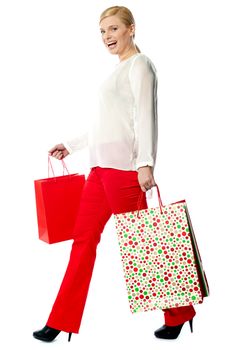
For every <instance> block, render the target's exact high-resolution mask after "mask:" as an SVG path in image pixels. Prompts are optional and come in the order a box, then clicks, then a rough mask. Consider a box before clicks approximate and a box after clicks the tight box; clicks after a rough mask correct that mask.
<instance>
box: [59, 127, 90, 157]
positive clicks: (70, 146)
mask: <svg viewBox="0 0 236 350" xmlns="http://www.w3.org/2000/svg"><path fill="white" fill-rule="evenodd" d="M63 145H64V146H65V148H66V149H67V150H68V152H69V154H72V153H74V152H76V151H78V150H81V149H83V148H85V147H86V146H87V145H88V132H85V133H83V134H82V135H80V136H79V137H76V138H73V139H71V140H67V141H64V142H63Z"/></svg>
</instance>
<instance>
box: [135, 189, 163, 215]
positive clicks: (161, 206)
mask: <svg viewBox="0 0 236 350" xmlns="http://www.w3.org/2000/svg"><path fill="white" fill-rule="evenodd" d="M154 187H156V189H157V197H158V202H159V207H160V211H161V214H163V211H162V208H163V207H164V205H163V203H162V200H161V194H160V190H159V187H158V185H157V184H156V185H155V186H154ZM144 194H146V193H145V192H143V191H142V190H141V193H140V195H139V199H138V213H137V217H138V218H139V211H140V207H141V200H142V198H143V195H144Z"/></svg>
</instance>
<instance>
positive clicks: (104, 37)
mask: <svg viewBox="0 0 236 350" xmlns="http://www.w3.org/2000/svg"><path fill="white" fill-rule="evenodd" d="M110 39H111V34H110V33H109V32H108V33H105V34H104V36H103V40H104V42H105V43H106V42H107V41H108V40H110Z"/></svg>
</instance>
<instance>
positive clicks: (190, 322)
mask: <svg viewBox="0 0 236 350" xmlns="http://www.w3.org/2000/svg"><path fill="white" fill-rule="evenodd" d="M189 326H190V330H191V333H193V319H191V320H189Z"/></svg>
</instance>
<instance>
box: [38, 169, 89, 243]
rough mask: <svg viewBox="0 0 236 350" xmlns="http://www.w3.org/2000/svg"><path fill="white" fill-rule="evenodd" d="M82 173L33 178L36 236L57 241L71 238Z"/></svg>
mask: <svg viewBox="0 0 236 350" xmlns="http://www.w3.org/2000/svg"><path fill="white" fill-rule="evenodd" d="M84 183H85V176H84V175H79V174H71V175H63V176H54V177H52V178H46V179H40V180H35V181H34V187H35V198H36V211H37V221H38V234H39V239H40V240H42V241H44V242H47V243H50V244H51V243H57V242H62V241H65V240H69V239H72V238H73V229H74V225H75V220H76V217H77V213H78V209H79V204H80V197H81V193H82V190H83V186H84Z"/></svg>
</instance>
